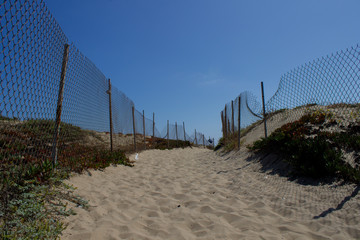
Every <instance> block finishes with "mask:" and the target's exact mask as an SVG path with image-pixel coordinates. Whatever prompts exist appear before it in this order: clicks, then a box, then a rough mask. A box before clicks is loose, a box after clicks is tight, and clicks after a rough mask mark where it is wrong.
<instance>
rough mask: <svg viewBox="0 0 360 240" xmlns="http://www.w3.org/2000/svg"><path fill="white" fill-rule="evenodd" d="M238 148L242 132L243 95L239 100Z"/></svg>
mask: <svg viewBox="0 0 360 240" xmlns="http://www.w3.org/2000/svg"><path fill="white" fill-rule="evenodd" d="M238 104H239V106H238V149H239V150H240V133H241V112H240V111H241V97H240V96H239V100H238Z"/></svg>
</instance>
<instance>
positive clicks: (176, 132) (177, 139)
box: [175, 122, 179, 147]
mask: <svg viewBox="0 0 360 240" xmlns="http://www.w3.org/2000/svg"><path fill="white" fill-rule="evenodd" d="M175 134H176V147H178V141H179V138H178V131H177V122H175Z"/></svg>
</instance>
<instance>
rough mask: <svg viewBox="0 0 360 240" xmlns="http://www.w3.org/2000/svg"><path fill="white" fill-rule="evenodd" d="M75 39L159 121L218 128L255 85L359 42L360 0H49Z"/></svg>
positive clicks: (272, 82) (209, 130)
mask: <svg viewBox="0 0 360 240" xmlns="http://www.w3.org/2000/svg"><path fill="white" fill-rule="evenodd" d="M45 1H46V3H47V6H48V8H49V10H50V11H51V12H52V14H53V15H54V17H55V18H56V20H57V21H58V23H59V24H60V26H61V28H62V29H63V31H64V32H65V34H66V35H67V36H68V38H69V39H70V41H71V42H73V43H75V45H76V46H77V48H78V49H80V51H82V53H83V54H84V55H86V56H87V57H88V58H89V59H91V60H92V61H93V62H94V63H95V64H96V65H97V67H98V68H99V69H100V70H101V71H102V72H103V73H104V74H105V76H106V77H108V78H111V80H112V83H113V85H114V86H116V87H117V88H118V89H119V90H121V91H122V92H124V93H125V94H126V95H127V96H128V97H129V98H131V99H132V100H133V101H134V102H135V106H136V108H137V109H138V110H139V111H142V110H143V109H144V110H145V115H146V116H147V117H148V118H151V117H152V112H155V114H156V122H157V126H158V127H159V131H161V130H162V127H164V126H165V125H166V120H170V121H171V122H175V121H178V122H182V121H185V124H186V128H187V132H188V133H191V132H192V131H193V130H194V128H196V129H197V130H198V131H200V132H203V133H205V135H206V136H211V137H214V138H215V139H218V138H219V137H220V136H221V121H220V111H221V110H222V109H223V107H224V105H225V103H227V102H229V101H231V100H232V99H234V98H235V97H236V96H237V95H238V94H239V93H240V92H242V91H245V90H248V91H251V92H253V93H254V94H255V95H256V96H258V97H259V101H260V96H261V93H260V82H261V81H263V82H264V85H265V98H266V100H268V99H269V98H270V97H271V96H272V95H273V94H274V93H275V91H276V89H277V86H278V84H279V80H280V77H281V75H282V74H284V73H286V72H288V71H290V70H291V69H293V68H295V67H297V66H299V65H302V64H304V63H306V62H308V61H311V60H313V59H315V58H318V57H321V56H325V55H327V54H330V53H332V52H335V51H338V50H341V49H345V48H348V47H351V46H354V45H356V44H357V43H360V30H359V24H360V14H359V10H360V1H359V0H292V1H290V0H274V1H268V0H61V1H59V0H45Z"/></svg>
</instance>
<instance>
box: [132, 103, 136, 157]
mask: <svg viewBox="0 0 360 240" xmlns="http://www.w3.org/2000/svg"><path fill="white" fill-rule="evenodd" d="M132 118H133V130H134V150H135V152H136V129H135V107H134V106H133V107H132Z"/></svg>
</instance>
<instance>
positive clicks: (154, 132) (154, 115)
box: [153, 112, 155, 138]
mask: <svg viewBox="0 0 360 240" xmlns="http://www.w3.org/2000/svg"><path fill="white" fill-rule="evenodd" d="M153 138H155V113H154V112H153Z"/></svg>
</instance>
